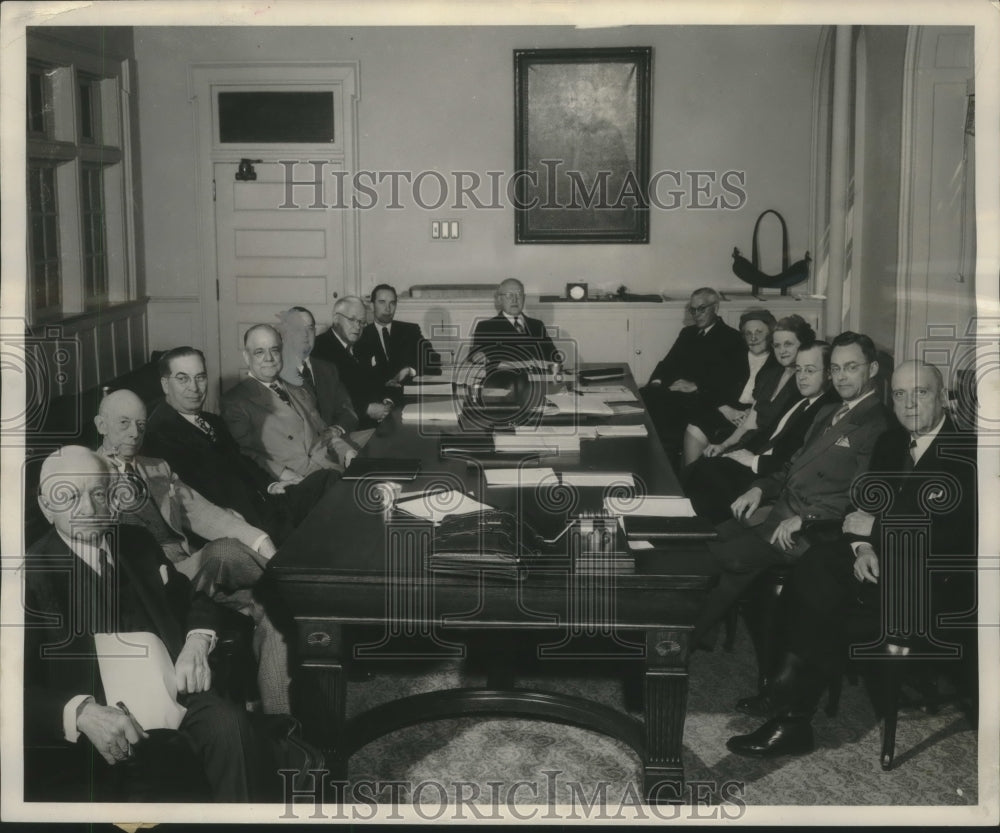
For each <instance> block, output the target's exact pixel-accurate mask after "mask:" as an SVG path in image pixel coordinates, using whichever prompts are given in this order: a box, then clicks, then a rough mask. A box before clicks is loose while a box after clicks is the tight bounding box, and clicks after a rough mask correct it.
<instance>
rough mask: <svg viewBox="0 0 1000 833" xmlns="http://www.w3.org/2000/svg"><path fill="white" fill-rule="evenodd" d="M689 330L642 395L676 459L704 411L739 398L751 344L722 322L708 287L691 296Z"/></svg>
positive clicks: (683, 332)
mask: <svg viewBox="0 0 1000 833" xmlns="http://www.w3.org/2000/svg"><path fill="white" fill-rule="evenodd" d="M688 313H689V314H690V316H691V319H692V321H693V323H692V324H691V325H689V326H687V327H684V328H683V329H682V330H681V331H680V333H679V334H678V336H677V340H676V341H675V342H674V344H673V346H672V347H671V348H670V351H669V352H668V353H667V355H666V356H665V357H664V358H663V360H662V361H661V362H660V363H659V364H658V365H657V366H656V369H655V370H654V371H653V374H652V376H650V377H649V382H648V383H647V384H646V385H645V387H643V388H642V389H641V390H640V391H639V392H640V393H641V394H642V398H643V401H644V402H645V403H646V408H647V410H648V411H649V415H650V418H651V419H652V420H653V424H654V425H655V426H656V430H657V432H658V433H659V435H660V440H661V441H662V442H663V446H664V448H665V449H666V451H667V454H668V455H669V456H670V458H671V460H676V459H677V457H678V454H679V451H680V445H681V440H682V437H683V434H684V429H685V427H686V426H687V425H688V423H689V422H690V421H691V419H692V417H693V416H694V415H695V413H696V412H697V411H698V410H699V409H702V408H718V407H719V406H720V405H723V404H725V403H727V402H730V401H732V400H735V399H737V398H739V394H740V388H741V385H742V383H741V382H740V368H741V367H743V368H745V367H746V361H745V359H744V356H745V355H746V344H744V342H743V337H742V336H741V335H740V333H739V332H738V331H737V330H735V329H733V328H732V327H730V326H729V325H728V324H726V322H725V321H723V320H722V319H721V318H719V293H718V292H716V291H715V290H714V289H712V288H710V287H702V288H701V289H696V290H695V291H694V292H692V293H691V300H690V301H689V302H688Z"/></svg>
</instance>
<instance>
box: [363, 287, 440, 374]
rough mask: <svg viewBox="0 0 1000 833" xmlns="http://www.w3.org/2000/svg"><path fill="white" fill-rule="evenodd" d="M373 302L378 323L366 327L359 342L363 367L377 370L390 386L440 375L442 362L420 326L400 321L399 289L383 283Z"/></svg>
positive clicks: (374, 293)
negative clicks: (398, 307)
mask: <svg viewBox="0 0 1000 833" xmlns="http://www.w3.org/2000/svg"><path fill="white" fill-rule="evenodd" d="M370 299H371V304H372V314H373V316H374V319H375V320H374V321H373V322H372V323H371V324H368V325H367V326H365V328H364V330H362V332H361V337H360V339H358V344H357V352H358V355H359V360H360V362H361V364H362V365H363V366H365V367H371V368H373V369H374V370H375V372H376V374H377V375H378V376H379V378H381V379H382V381H383V382H385V383H386V384H388V385H401V384H403V383H405V382H406V380H407V379H412V378H413V377H414V376H418V375H420V374H426V373H432V374H439V373H440V372H441V371H440V367H439V364H440V359H438V360H436V361H435V359H434V353H433V351H432V350H431V345H430V342H428V341H426V340H425V339H424V336H423V333H421V332H420V325H419V324H415V323H412V322H409V321H398V320H396V300H397V296H396V289H395V287H393V286H390V285H389V284H387V283H380V284H379V285H378V286H376V287H375V288H374V289H373V290H372V292H371V296H370Z"/></svg>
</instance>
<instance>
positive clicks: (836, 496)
mask: <svg viewBox="0 0 1000 833" xmlns="http://www.w3.org/2000/svg"><path fill="white" fill-rule="evenodd" d="M831 344H832V348H833V349H832V350H831V352H830V374H831V379H832V381H833V387H834V389H835V390H836V391H837V393H838V395H839V397H840V402H836V403H832V404H830V405H827V406H826V407H825V408H824V409H823V410H821V411H820V412H819V413H817V415H816V417H815V420H814V421H813V424H812V426H811V427H810V428H809V431H808V433H807V434H806V437H805V440H804V442H803V444H802V447H801V448H800V449H799V450H798V451H797V452H795V454H794V455H792V457H791V459H790V461H789V462H788V464H787V465H786V466H785V467H784V468H783V469H781V470H779V471H776V472H774V473H772V474H770V475H769V476H767V477H762V478H760V479H758V480H757V481H755V482H754V485H753V486H751V487H750V489H748V490H747V491H746V492H744V493H743V494H742V495H740V497H738V498H737V499H736V500H735V501H733V504H732V512H733V518H734V519H733V520H729V521H726V522H725V523H723V524H720V525H719V527H718V528H717V530H718V532H719V540H718V541H713V542H711V543H710V544H709V550H710V552H711V554H712V556H713V557H714V559H715V562H716V564H717V565H718V567H719V569H720V571H721V577H720V580H719V583H718V584H717V585H716V587H715V588H714V589H713V590H712V591H711V593H710V594H709V598H708V602H707V603H706V605H705V607H704V608H703V610H702V614H701V616H700V617H699V619H698V621H697V622H696V623H695V632H694V638H695V640H696V641H698V640H700V639H704V638H705V636H706V634H707V633H708V632H709V630H710V629H711V628H712V627H713V626H714V625H715V624H716V623H717V622H718V621H719V619H720V618H721V617H722V616H723V615H724V614H725V612H726V611H727V610H728V609H729V607H730V606H731V605H732V604H733V603H735V602H736V600H737V599H738V598H739V597H740V595H742V593H743V592H744V591H745V590H746V589H747V587H749V585H750V584H751V582H752V581H753V579H754V578H755V577H756V576H757V575H759V574H760V572H761V571H762V570H764V569H766V568H768V567H771V566H775V565H779V564H789V565H790V564H794V563H795V562H796V560H797V559H798V558H799V557H800V556H801V555H802V553H804V552H805V551H806V550H807V549H808V548H809V546H810V544H811V543H815V542H816V541H815V540H813V539H818V538H819V537H820V536H822V535H825V534H827V532H828V528H829V525H830V523H831V522H834V523H839V521H840V520H841V519H842V518H843V516H844V514H845V513H846V512H847V509H848V506H849V504H850V489H851V483H853V482H854V479H855V478H856V477H858V476H859V475H861V474H863V473H865V472H866V471H867V470H868V464H869V461H870V460H871V455H872V450H873V449H874V447H875V441H876V440H877V439H878V438H879V436H880V435H881V434H883V433H884V432H885V430H886V428H887V427H888V425H889V419H890V415H889V412H888V411H887V410H886V408H885V406H884V405H883V404H882V403H881V402H880V401H879V399H878V397H877V396H876V395H875V379H876V376H877V375H878V361H877V359H876V352H875V345H874V344H873V343H872V340H871V339H870V338H869V337H868V336H866V335H861V334H858V333H853V332H850V331H848V332H843V333H841V334H840V335H838V336H837V337H836V338H835V339H833V341H832V342H831ZM761 506H765V507H769V511H768V512H767V517H766V518H765V519H764V520H763V521H762V522H758V521H759V516H758V514H757V510H758V508H760V507H761ZM745 523H747V524H753V523H756V524H757V525H755V526H751V527H750V528H746V526H745Z"/></svg>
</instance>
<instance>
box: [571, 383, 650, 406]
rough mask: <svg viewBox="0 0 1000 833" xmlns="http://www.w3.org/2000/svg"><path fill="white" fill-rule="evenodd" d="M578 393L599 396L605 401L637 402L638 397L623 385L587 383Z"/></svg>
mask: <svg viewBox="0 0 1000 833" xmlns="http://www.w3.org/2000/svg"><path fill="white" fill-rule="evenodd" d="M579 390H580V393H583V394H586V395H588V396H589V395H591V394H592V395H594V396H600V397H601V398H602V399H604V401H605V402H638V401H639V397H638V396H636V395H635V394H634V393H633V392H632V390H631V389H630V388H628V387H626V386H625V385H587V387H585V388H580V389H579Z"/></svg>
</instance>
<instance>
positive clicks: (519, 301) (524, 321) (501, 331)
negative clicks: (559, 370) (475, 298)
mask: <svg viewBox="0 0 1000 833" xmlns="http://www.w3.org/2000/svg"><path fill="white" fill-rule="evenodd" d="M495 298H496V304H497V308H498V309H499V312H498V313H497V314H496V315H495V316H494V317H493V318H487V319H485V320H483V321H480V322H478V323H477V324H476V328H475V330H474V331H473V334H472V349H471V350H470V351H469V358H470V359H473V358H476V357H477V356H484V357H485V358H486V360H487V361H488V362H499V361H505V360H506V361H538V362H551V361H557V360H558V352H559V351H558V350H557V349H556V346H555V344H554V343H553V342H552V339H551V338H550V337H549V334H548V333H547V332H546V331H545V324H544V323H543V322H542V321H540V320H539V319H537V318H531V317H530V316H528V315H525V314H524V284H522V283H521V282H520V281H519V280H518V279H517V278H507V279H506V280H504V281H502V282H501V283H500V285H499V286H498V287H497V289H496V293H495Z"/></svg>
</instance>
